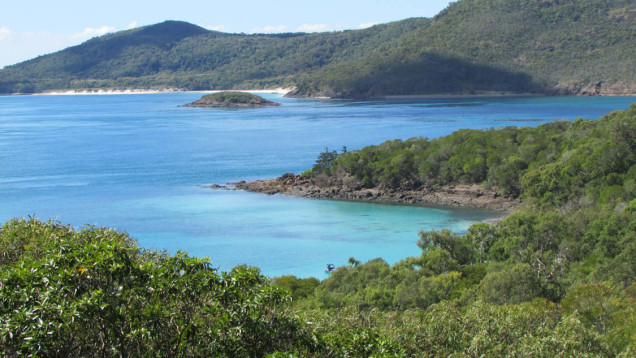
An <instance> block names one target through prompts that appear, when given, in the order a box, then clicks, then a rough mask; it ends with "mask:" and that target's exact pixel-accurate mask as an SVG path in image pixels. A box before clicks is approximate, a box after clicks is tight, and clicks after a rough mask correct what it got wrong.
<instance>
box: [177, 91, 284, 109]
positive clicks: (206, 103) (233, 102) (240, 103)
mask: <svg viewBox="0 0 636 358" xmlns="http://www.w3.org/2000/svg"><path fill="white" fill-rule="evenodd" d="M279 105H280V104H278V103H276V102H272V101H268V100H266V99H265V98H263V97H261V96H257V95H255V94H251V93H246V92H233V91H224V92H216V93H212V94H207V95H205V96H203V97H201V98H200V99H198V100H197V101H194V102H192V103H188V104H184V105H183V107H264V106H279Z"/></svg>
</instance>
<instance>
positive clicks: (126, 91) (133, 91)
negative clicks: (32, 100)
mask: <svg viewBox="0 0 636 358" xmlns="http://www.w3.org/2000/svg"><path fill="white" fill-rule="evenodd" d="M291 90H292V89H291V88H284V87H278V88H271V89H258V90H249V89H241V90H232V91H235V92H249V93H275V94H281V95H285V94H287V93H288V92H290V91H291ZM223 91H227V90H209V91H186V90H183V89H179V88H162V89H156V90H147V89H143V90H142V89H124V90H115V89H112V90H103V89H99V90H68V91H47V92H41V93H29V94H28V95H32V96H84V95H116V94H153V93H216V92H223ZM17 95H20V94H17ZM24 95H26V94H24Z"/></svg>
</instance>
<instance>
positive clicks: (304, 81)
mask: <svg viewBox="0 0 636 358" xmlns="http://www.w3.org/2000/svg"><path fill="white" fill-rule="evenodd" d="M635 21H636V7H635V6H634V4H633V1H631V0H613V1H606V0H560V1H556V0H460V1H457V2H455V3H452V4H450V5H449V6H448V8H447V9H446V10H444V11H442V12H441V13H440V14H438V15H437V16H435V18H433V19H424V18H413V19H407V20H403V21H399V22H394V23H389V24H383V25H377V26H373V27H371V28H368V29H363V30H350V31H341V32H331V33H316V34H303V33H298V34H278V35H264V34H255V35H245V34H225V33H220V32H215V31H207V30H205V29H203V28H200V27H197V26H194V25H191V24H187V23H181V22H175V21H168V22H165V23H162V24H157V25H152V26H147V27H142V28H138V29H133V30H127V31H122V32H118V33H115V34H109V35H105V36H102V37H98V38H94V39H92V40H89V41H87V42H85V43H83V44H81V45H79V46H75V47H71V48H68V49H66V50H63V51H60V52H57V53H54V54H51V55H46V56H41V57H38V58H36V59H33V60H30V61H26V62H23V63H21V64H17V65H14V66H9V67H7V68H5V69H2V70H0V93H3V92H23V93H26V92H41V91H46V90H52V89H83V90H90V89H95V88H115V89H122V88H141V89H143V88H166V87H168V88H182V89H191V90H205V89H232V88H244V89H245V88H250V89H252V88H265V87H272V86H296V87H297V91H296V92H295V95H297V96H312V95H328V96H335V97H367V96H383V95H409V94H431V93H446V94H448V93H453V94H454V93H466V94H471V93H492V92H507V93H519V92H543V93H545V92H547V93H560V94H585V93H587V94H597V93H602V94H611V93H635V92H636V71H635V70H634V66H633V60H632V59H633V58H635V57H636V48H635V47H634V46H633V44H634V42H636V25H635Z"/></svg>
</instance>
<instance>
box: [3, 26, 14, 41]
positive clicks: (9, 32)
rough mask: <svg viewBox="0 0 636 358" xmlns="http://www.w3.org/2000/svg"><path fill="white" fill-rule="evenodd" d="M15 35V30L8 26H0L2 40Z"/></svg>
mask: <svg viewBox="0 0 636 358" xmlns="http://www.w3.org/2000/svg"><path fill="white" fill-rule="evenodd" d="M11 35H13V32H11V30H9V29H8V28H6V27H4V26H3V27H0V41H2V40H4V39H6V38H9V36H11Z"/></svg>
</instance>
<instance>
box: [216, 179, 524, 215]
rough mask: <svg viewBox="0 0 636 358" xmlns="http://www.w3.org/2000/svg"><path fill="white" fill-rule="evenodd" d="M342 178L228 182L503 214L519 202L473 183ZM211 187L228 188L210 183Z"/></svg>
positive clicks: (263, 189)
mask: <svg viewBox="0 0 636 358" xmlns="http://www.w3.org/2000/svg"><path fill="white" fill-rule="evenodd" d="M344 182H346V180H344V181H342V182H340V183H332V185H328V186H318V185H316V184H314V183H312V182H311V181H310V180H308V179H305V178H302V177H300V176H299V175H295V174H292V173H287V174H285V175H283V176H281V177H278V178H275V179H267V180H255V181H251V182H245V181H241V182H238V183H228V185H231V186H232V187H233V188H234V189H236V190H245V191H249V192H254V193H263V194H270V195H273V194H281V195H290V196H297V197H303V198H312V199H328V200H343V201H358V202H371V203H382V204H394V205H417V206H447V207H448V206H450V207H465V208H474V209H485V210H493V211H500V212H502V214H507V213H510V212H512V211H514V210H515V209H516V208H518V206H519V204H521V200H520V199H519V198H508V197H504V196H501V195H498V194H497V192H496V191H494V190H490V189H484V188H482V187H481V186H479V185H477V184H473V185H469V184H461V185H453V186H450V185H448V186H443V187H441V188H436V189H433V188H418V189H379V188H371V189H368V188H360V187H356V186H347V185H346V184H344ZM209 187H210V188H212V189H225V190H228V189H230V188H228V187H226V186H222V185H216V184H214V185H210V186H209Z"/></svg>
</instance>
